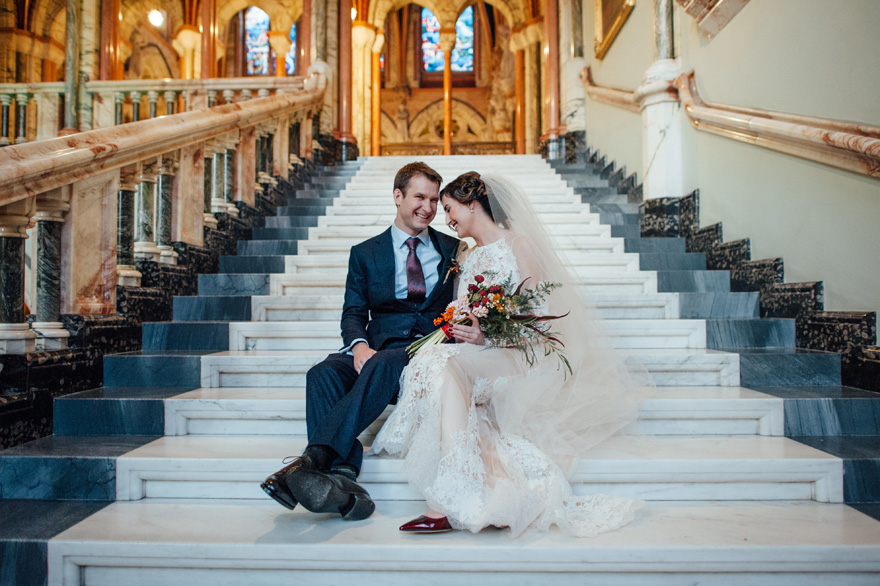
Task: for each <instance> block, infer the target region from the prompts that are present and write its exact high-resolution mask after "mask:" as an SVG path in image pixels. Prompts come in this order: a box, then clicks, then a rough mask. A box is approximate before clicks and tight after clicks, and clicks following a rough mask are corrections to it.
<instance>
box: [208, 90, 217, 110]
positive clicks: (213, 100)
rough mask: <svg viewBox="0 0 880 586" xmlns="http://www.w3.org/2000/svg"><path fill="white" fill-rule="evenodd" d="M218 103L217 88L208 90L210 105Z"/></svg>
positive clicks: (211, 106) (210, 106)
mask: <svg viewBox="0 0 880 586" xmlns="http://www.w3.org/2000/svg"><path fill="white" fill-rule="evenodd" d="M216 103H217V90H208V107H209V108H213V107H214V105H215V104H216Z"/></svg>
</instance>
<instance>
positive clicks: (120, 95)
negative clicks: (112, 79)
mask: <svg viewBox="0 0 880 586" xmlns="http://www.w3.org/2000/svg"><path fill="white" fill-rule="evenodd" d="M124 101H125V93H124V92H116V94H115V95H114V96H113V102H114V104H115V105H116V109H115V112H116V115H115V117H114V119H115V121H116V126H119V125H120V124H122V103H123V102H124Z"/></svg>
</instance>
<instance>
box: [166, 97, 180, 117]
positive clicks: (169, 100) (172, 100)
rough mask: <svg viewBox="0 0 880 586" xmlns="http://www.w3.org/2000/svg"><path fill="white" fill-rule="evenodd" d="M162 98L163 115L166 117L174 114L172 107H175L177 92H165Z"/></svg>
mask: <svg viewBox="0 0 880 586" xmlns="http://www.w3.org/2000/svg"><path fill="white" fill-rule="evenodd" d="M164 97H165V113H166V114H167V115H168V116H171V115H173V114H174V105H175V102H177V92H174V91H167V92H165V94H164Z"/></svg>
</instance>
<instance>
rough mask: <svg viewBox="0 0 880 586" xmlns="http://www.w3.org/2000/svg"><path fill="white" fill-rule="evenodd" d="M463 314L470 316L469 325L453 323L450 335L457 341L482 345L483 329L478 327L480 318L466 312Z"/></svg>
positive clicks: (484, 339)
mask: <svg viewBox="0 0 880 586" xmlns="http://www.w3.org/2000/svg"><path fill="white" fill-rule="evenodd" d="M465 315H466V316H468V317H469V318H470V320H471V325H469V326H466V325H463V324H453V325H452V327H451V328H450V329H451V330H452V336H453V337H454V338H455V339H456V340H458V341H459V342H467V343H468V344H474V345H475V346H482V345H484V344H485V343H486V338H484V337H483V330H481V329H480V320H478V319H477V317H476V316H475V315H473V314H470V313H466V314H465Z"/></svg>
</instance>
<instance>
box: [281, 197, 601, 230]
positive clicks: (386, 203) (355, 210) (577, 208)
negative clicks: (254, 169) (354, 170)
mask: <svg viewBox="0 0 880 586" xmlns="http://www.w3.org/2000/svg"><path fill="white" fill-rule="evenodd" d="M393 206H394V200H392V199H391V197H389V196H385V197H383V198H381V201H380V200H378V199H377V200H376V201H375V202H370V203H367V204H365V205H352V204H351V203H347V204H344V203H343V202H341V201H339V200H336V201H335V202H334V203H333V205H332V206H327V209H326V211H327V215H328V216H350V215H362V214H363V215H373V214H377V213H382V212H384V213H389V210H393V209H394V207H393ZM532 206H533V208H534V210H535V212H537V214H538V215H539V216H540V217H541V218H545V217H546V218H548V219H552V218H553V216H558V215H562V214H564V215H574V216H584V215H589V214H590V208H589V206H587V205H584V204H582V203H580V202H566V203H542V202H534V201H533V202H532ZM284 209H286V208H278V215H279V216H283V215H286V213H287V212H285V211H282V210H284ZM438 211H442V210H439V206H438ZM440 215H442V214H440ZM389 217H391V216H389ZM389 224H390V222H389Z"/></svg>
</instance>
